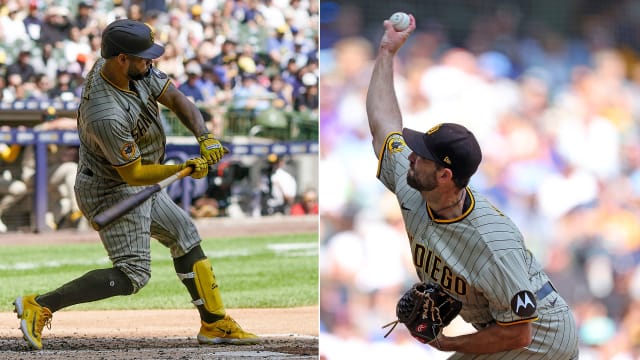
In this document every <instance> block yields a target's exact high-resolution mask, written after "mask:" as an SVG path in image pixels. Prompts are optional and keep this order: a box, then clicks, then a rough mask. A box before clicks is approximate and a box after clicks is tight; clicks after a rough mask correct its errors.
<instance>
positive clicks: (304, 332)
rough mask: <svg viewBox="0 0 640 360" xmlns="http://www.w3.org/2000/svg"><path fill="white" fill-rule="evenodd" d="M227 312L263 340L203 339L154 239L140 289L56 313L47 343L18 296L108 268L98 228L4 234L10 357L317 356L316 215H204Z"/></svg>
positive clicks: (4, 345)
mask: <svg viewBox="0 0 640 360" xmlns="http://www.w3.org/2000/svg"><path fill="white" fill-rule="evenodd" d="M197 224H198V227H199V229H200V232H201V235H202V237H203V239H204V241H203V243H202V247H203V249H204V251H205V253H206V254H207V256H208V257H209V258H210V259H211V262H212V264H213V268H214V272H215V273H216V276H217V278H218V282H219V285H220V288H221V290H222V297H223V300H224V302H225V305H226V307H227V312H228V313H229V314H230V315H231V316H232V317H234V318H235V319H236V320H237V321H238V323H240V324H241V325H242V326H243V327H244V328H245V329H246V330H248V331H251V332H254V333H256V334H258V335H260V336H261V337H262V338H263V339H264V340H263V342H262V343H261V344H259V345H245V346H230V345H222V346H199V345H198V344H197V341H196V339H195V336H196V335H197V332H198V329H199V317H198V313H197V311H196V310H195V308H194V307H193V306H192V305H191V304H190V302H189V300H190V299H189V297H188V294H187V291H186V289H185V288H184V287H183V285H182V284H181V283H180V282H179V281H178V280H177V277H176V275H175V272H174V271H173V265H172V261H171V258H170V256H169V254H168V251H167V250H166V249H164V248H163V247H162V246H161V245H159V244H157V243H156V244H154V245H153V246H152V277H151V280H150V282H149V284H148V285H147V286H146V287H145V288H143V289H142V290H141V291H140V292H139V293H138V294H135V295H133V296H126V297H116V298H111V299H106V300H103V301H99V302H95V303H89V304H82V305H77V306H74V307H71V308H68V309H63V310H61V311H59V312H56V313H55V314H54V317H53V321H52V324H51V329H46V328H45V329H44V331H43V344H44V349H43V350H42V351H36V352H34V351H30V350H28V348H27V345H26V343H25V342H24V341H23V340H22V335H21V332H20V330H19V329H18V320H17V318H16V316H15V314H14V313H13V312H12V309H13V306H12V304H11V302H12V301H13V299H14V298H15V296H17V295H20V294H28V293H38V292H44V291H47V290H50V289H52V288H54V287H57V286H59V285H61V284H63V283H64V282H67V281H69V280H72V279H73V278H75V277H77V276H80V275H82V274H84V273H85V272H87V271H89V270H92V269H95V268H105V267H109V266H110V264H109V261H108V258H107V257H106V253H105V251H104V249H103V248H102V245H101V243H100V240H99V238H98V236H97V233H96V232H94V231H93V230H88V231H73V232H68V231H59V232H51V233H45V234H31V233H17V234H2V235H0V278H1V279H2V281H1V282H0V358H1V359H27V358H41V359H68V358H79V359H80V358H81V359H89V360H91V359H237V358H260V359H315V358H317V354H318V326H319V324H318V320H319V319H318V275H317V274H318V242H317V236H318V233H317V232H318V222H317V218H315V217H306V216H303V217H272V218H251V219H207V220H199V221H198V222H197Z"/></svg>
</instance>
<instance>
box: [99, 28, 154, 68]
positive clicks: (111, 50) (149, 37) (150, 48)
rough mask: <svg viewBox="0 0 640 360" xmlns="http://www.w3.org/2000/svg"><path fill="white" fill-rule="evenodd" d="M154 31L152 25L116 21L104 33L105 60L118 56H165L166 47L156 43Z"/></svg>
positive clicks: (103, 50) (146, 57)
mask: <svg viewBox="0 0 640 360" xmlns="http://www.w3.org/2000/svg"><path fill="white" fill-rule="evenodd" d="M154 35H155V34H154V31H153V29H152V28H151V26H150V25H147V24H145V23H143V22H140V21H135V20H130V19H120V20H115V21H113V22H112V23H111V24H109V25H108V26H107V28H106V29H104V32H103V33H102V49H101V52H100V54H101V55H102V57H103V58H110V57H112V56H116V55H118V54H121V53H122V54H127V55H133V56H137V57H140V58H143V59H156V58H158V57H160V56H161V55H162V54H164V46H162V45H159V44H156V43H155V41H154Z"/></svg>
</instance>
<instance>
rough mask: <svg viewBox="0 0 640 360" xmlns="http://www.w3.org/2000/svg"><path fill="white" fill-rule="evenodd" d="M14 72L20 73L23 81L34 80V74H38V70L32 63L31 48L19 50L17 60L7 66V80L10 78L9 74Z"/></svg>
mask: <svg viewBox="0 0 640 360" xmlns="http://www.w3.org/2000/svg"><path fill="white" fill-rule="evenodd" d="M13 74H18V75H20V79H21V80H22V82H23V83H25V82H28V81H33V76H34V75H35V74H36V71H35V69H34V68H33V65H31V51H30V50H27V49H22V50H20V52H18V58H17V59H16V61H15V62H14V63H13V64H10V65H9V66H8V67H7V73H6V77H7V80H8V79H9V76H11V75H13Z"/></svg>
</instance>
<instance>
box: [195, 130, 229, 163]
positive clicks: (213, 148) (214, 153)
mask: <svg viewBox="0 0 640 360" xmlns="http://www.w3.org/2000/svg"><path fill="white" fill-rule="evenodd" d="M198 143H199V144H200V155H202V157H203V158H204V159H206V160H207V162H208V163H209V165H213V164H215V163H217V162H218V161H220V159H222V157H223V156H224V148H223V147H222V144H221V143H220V141H218V140H216V139H214V137H213V135H211V134H209V133H207V134H204V135H201V136H199V137H198Z"/></svg>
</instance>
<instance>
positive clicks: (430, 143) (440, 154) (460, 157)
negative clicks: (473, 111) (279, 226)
mask: <svg viewBox="0 0 640 360" xmlns="http://www.w3.org/2000/svg"><path fill="white" fill-rule="evenodd" d="M402 136H403V137H404V140H405V142H406V143H407V146H409V148H410V149H411V150H412V151H413V152H415V153H416V154H418V155H420V156H421V157H423V158H425V159H429V160H432V161H435V162H437V163H439V164H440V165H442V166H444V167H447V168H449V169H451V171H452V172H453V176H455V177H459V178H470V177H471V175H473V174H474V173H475V172H476V170H478V166H479V165H480V161H481V160H482V151H481V150H480V145H479V144H478V141H477V140H476V137H475V136H474V135H473V133H471V131H469V130H468V129H467V128H465V127H464V126H462V125H459V124H453V123H443V124H439V125H436V126H434V127H432V128H431V129H429V130H428V131H427V132H426V133H422V132H420V131H416V130H411V129H408V128H404V129H403V130H402Z"/></svg>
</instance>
